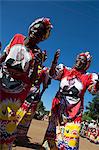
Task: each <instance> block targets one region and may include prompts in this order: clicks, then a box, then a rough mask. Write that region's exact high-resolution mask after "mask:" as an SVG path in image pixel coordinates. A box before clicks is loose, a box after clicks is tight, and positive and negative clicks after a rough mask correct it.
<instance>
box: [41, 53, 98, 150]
mask: <svg viewBox="0 0 99 150" xmlns="http://www.w3.org/2000/svg"><path fill="white" fill-rule="evenodd" d="M59 54H60V51H57V52H56V54H55V56H54V61H53V62H52V66H51V69H50V71H49V74H50V76H51V77H52V78H53V79H55V80H59V81H60V87H59V90H58V92H57V93H56V96H55V98H54V99H53V101H52V109H51V116H50V119H49V125H48V128H47V131H46V135H45V138H44V142H43V147H45V149H46V150H47V148H49V149H51V150H58V149H60V150H78V149H79V132H80V126H81V118H82V111H83V104H84V94H85V91H86V90H87V89H88V90H89V91H90V92H91V93H92V94H96V93H98V92H99V77H98V75H97V74H96V73H89V74H88V73H86V70H87V69H88V68H89V66H90V62H91V58H92V57H91V56H90V53H89V52H85V53H81V54H79V55H78V56H77V58H76V63H75V65H74V67H73V68H69V67H66V66H64V65H63V64H59V65H57V61H58V57H59Z"/></svg>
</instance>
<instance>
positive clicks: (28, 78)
mask: <svg viewBox="0 0 99 150" xmlns="http://www.w3.org/2000/svg"><path fill="white" fill-rule="evenodd" d="M51 28H52V25H51V22H50V19H48V18H39V19H37V20H35V21H34V22H33V23H32V24H31V25H30V27H29V30H28V36H27V37H25V36H23V35H22V34H16V35H15V36H14V37H13V39H12V40H11V41H10V43H9V45H8V46H7V47H6V48H5V50H4V54H3V55H2V56H1V57H0V149H1V150H11V149H12V143H13V141H14V139H15V137H16V133H15V132H14V131H15V127H16V123H17V118H16V112H17V110H19V108H20V107H21V105H22V104H23V102H24V101H25V99H27V98H28V97H27V96H28V93H29V92H30V89H31V87H32V84H34V82H35V81H36V80H37V79H38V77H39V76H38V66H39V65H42V51H41V49H40V48H39V47H38V46H37V44H38V43H39V42H41V41H43V40H45V39H47V38H48V37H49V35H50V31H51ZM27 106H28V102H27V103H25V107H27Z"/></svg>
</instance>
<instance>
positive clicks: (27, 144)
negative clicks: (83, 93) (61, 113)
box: [13, 119, 99, 150]
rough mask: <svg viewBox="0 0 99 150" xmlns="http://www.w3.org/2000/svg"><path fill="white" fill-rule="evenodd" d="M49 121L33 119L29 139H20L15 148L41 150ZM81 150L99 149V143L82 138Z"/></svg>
mask: <svg viewBox="0 0 99 150" xmlns="http://www.w3.org/2000/svg"><path fill="white" fill-rule="evenodd" d="M47 125H48V122H47V121H38V120H34V119H33V120H32V123H31V126H30V129H29V131H28V136H27V139H20V144H19V145H17V146H16V147H13V150H41V144H42V141H43V138H44V134H45V131H46V128H47ZM79 150H99V145H95V144H93V143H90V142H89V141H88V140H87V139H85V138H81V139H80V149H79Z"/></svg>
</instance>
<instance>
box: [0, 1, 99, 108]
mask: <svg viewBox="0 0 99 150" xmlns="http://www.w3.org/2000/svg"><path fill="white" fill-rule="evenodd" d="M43 16H44V17H49V18H50V19H51V22H52V24H53V30H52V32H51V35H50V37H49V38H48V39H47V40H46V41H43V42H41V43H40V44H39V45H38V46H39V47H40V48H41V49H42V50H44V49H46V50H47V53H48V59H47V61H46V62H45V65H46V66H50V64H51V61H52V59H53V56H54V53H55V51H56V50H57V49H58V48H60V49H61V54H60V57H59V63H64V64H65V65H66V66H69V67H72V66H73V65H74V62H75V58H76V55H77V54H78V53H79V52H82V51H90V53H91V54H92V56H93V61H92V64H91V66H90V69H89V70H88V72H99V1H91V0H90V1H80V0H77V1H73V0H72V1H69V0H68V1H65V0H64V1H63V0H57V1H51V0H50V1H46V0H45V1H42V0H39V1H38V0H35V1H33V0H21V1H19V0H17V1H15V0H0V18H1V19H0V20H1V22H0V41H1V42H2V50H3V49H4V47H5V46H6V45H7V44H8V42H9V41H10V39H11V38H12V37H13V36H14V34H16V33H22V34H24V35H26V36H27V33H28V32H27V31H28V26H29V25H30V24H31V23H32V21H33V20H35V19H36V18H39V17H43ZM58 86H59V82H58V81H52V84H51V85H50V86H49V88H48V89H47V90H46V92H45V93H44V95H43V97H42V100H43V102H44V105H45V106H46V108H47V109H48V110H50V108H51V102H52V99H53V97H54V95H55V93H56V91H57V90H58ZM91 100H92V96H91V95H90V94H89V93H88V92H86V94H85V106H86V105H87V103H88V101H91Z"/></svg>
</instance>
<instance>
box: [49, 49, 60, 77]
mask: <svg viewBox="0 0 99 150" xmlns="http://www.w3.org/2000/svg"><path fill="white" fill-rule="evenodd" d="M59 55H60V49H58V50H57V51H56V53H55V55H54V59H53V61H52V64H51V67H50V70H49V75H50V76H51V77H52V76H53V75H54V74H55V68H56V66H57V63H58V58H59Z"/></svg>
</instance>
